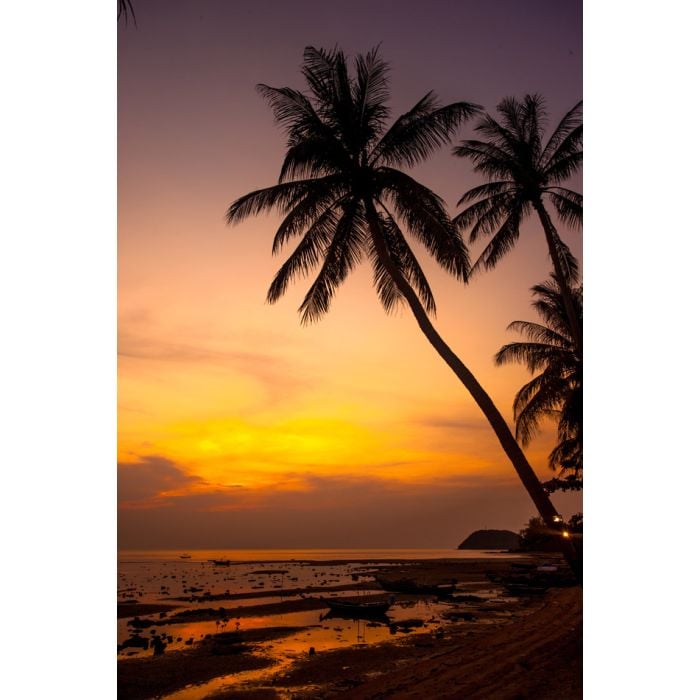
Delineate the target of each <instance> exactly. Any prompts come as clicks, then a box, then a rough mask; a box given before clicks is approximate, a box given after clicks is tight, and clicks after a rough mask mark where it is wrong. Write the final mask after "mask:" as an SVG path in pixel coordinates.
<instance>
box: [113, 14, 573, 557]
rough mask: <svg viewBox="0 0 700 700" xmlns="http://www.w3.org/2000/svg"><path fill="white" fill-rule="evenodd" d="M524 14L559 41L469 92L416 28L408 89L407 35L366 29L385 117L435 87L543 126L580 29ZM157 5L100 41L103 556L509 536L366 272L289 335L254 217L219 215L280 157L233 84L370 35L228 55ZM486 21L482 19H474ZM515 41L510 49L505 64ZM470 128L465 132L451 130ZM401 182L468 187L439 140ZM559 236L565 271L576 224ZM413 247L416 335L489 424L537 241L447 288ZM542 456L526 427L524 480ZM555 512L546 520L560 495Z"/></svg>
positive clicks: (525, 304)
mask: <svg viewBox="0 0 700 700" xmlns="http://www.w3.org/2000/svg"><path fill="white" fill-rule="evenodd" d="M214 6H215V7H220V6H219V5H217V4H214ZM546 6H547V11H548V13H549V14H548V15H547V16H548V17H556V18H558V21H560V22H563V21H569V22H570V24H571V25H572V26H571V27H569V32H568V33H564V34H563V37H562V38H561V41H560V43H559V44H558V43H557V42H556V41H552V42H551V45H549V46H548V47H547V48H546V49H541V48H540V49H539V50H545V51H548V52H549V53H548V54H547V60H546V61H545V60H544V59H543V58H541V57H538V56H535V57H534V58H533V59H532V61H531V64H532V65H528V66H526V67H525V68H523V66H520V67H519V73H522V72H523V71H524V72H525V74H526V75H525V77H523V75H520V74H518V75H516V76H513V75H511V73H510V72H509V71H508V66H509V65H511V66H512V64H509V63H508V62H505V63H504V64H503V66H502V67H501V68H499V69H495V68H494V69H493V70H494V71H495V72H494V74H493V76H492V81H491V82H489V83H488V89H486V88H485V87H484V85H486V83H485V82H484V78H483V75H481V77H480V81H481V83H483V85H482V89H481V90H480V89H477V88H478V85H477V86H475V87H473V88H470V86H469V81H465V80H464V79H463V76H461V75H458V74H454V75H453V74H450V73H449V70H448V69H449V66H452V65H453V61H454V58H455V55H456V54H457V53H459V52H465V51H466V52H467V53H468V52H469V51H476V49H474V48H469V47H467V48H465V47H464V46H463V45H462V44H460V42H459V38H458V36H456V35H455V37H451V36H446V37H443V41H438V39H439V37H437V35H436V36H433V37H431V41H432V43H433V44H434V47H435V48H434V54H433V56H432V60H433V62H434V65H431V66H430V68H431V69H432V70H431V72H430V75H428V74H427V73H428V71H427V68H426V66H425V61H422V59H421V57H420V56H417V55H416V56H415V58H413V59H412V54H411V53H410V52H408V53H406V52H405V50H404V52H403V53H402V50H401V49H400V48H399V47H400V46H402V43H403V42H402V39H403V38H405V35H406V33H407V32H409V27H408V26H407V27H405V28H402V27H401V26H394V25H392V24H391V23H390V22H389V19H388V18H387V19H386V21H385V22H384V24H382V23H381V22H380V23H379V27H377V28H375V30H374V31H376V32H381V31H383V32H384V36H383V38H384V43H383V45H382V46H383V53H384V55H385V56H386V58H387V59H388V60H389V61H390V62H392V64H394V62H395V64H394V78H395V83H396V84H397V85H398V88H397V90H395V91H394V92H393V104H394V105H395V108H396V111H397V112H398V111H400V110H404V109H406V108H408V107H410V106H411V105H412V104H413V103H414V102H415V101H416V100H417V99H418V98H419V97H421V96H422V95H423V94H424V93H425V92H426V91H427V90H428V89H430V88H433V87H435V88H438V89H439V88H440V87H441V86H442V87H443V88H444V89H443V90H441V91H439V92H440V95H441V97H443V98H444V99H467V100H472V101H475V102H480V103H482V104H484V105H485V106H486V107H487V108H488V109H490V110H492V109H493V107H494V105H495V103H496V102H497V101H498V99H500V98H501V97H503V96H505V95H506V94H518V95H522V94H523V92H525V91H528V90H538V89H539V90H541V91H542V92H544V93H545V95H547V97H549V98H550V100H549V102H550V107H551V111H552V112H553V116H554V117H557V116H559V115H561V114H562V113H563V111H564V110H565V109H567V108H568V107H570V106H571V105H572V104H573V103H574V102H575V101H576V99H578V98H580V92H581V87H580V81H581V75H580V46H578V45H576V44H575V41H574V43H573V44H572V37H574V38H576V37H578V41H579V42H580V36H578V35H579V34H580V17H578V15H577V17H578V25H576V22H573V21H572V20H571V19H570V18H569V19H568V20H567V18H566V17H561V16H559V15H557V14H556V11H555V10H556V4H555V3H552V4H546ZM159 7H160V8H161V10H163V8H165V6H160V5H159V4H158V3H155V5H154V8H155V9H153V10H151V11H150V14H149V11H148V10H145V11H144V12H143V13H142V14H140V15H139V30H138V32H135V31H133V30H126V31H125V30H123V29H122V30H120V49H119V51H120V53H119V60H120V85H119V89H120V96H119V100H120V102H119V107H120V117H119V118H120V124H119V129H120V132H119V353H120V356H119V397H118V398H119V407H118V418H119V438H118V440H119V462H120V470H119V499H120V516H119V536H120V546H123V547H129V548H138V547H167V546H173V547H190V548H193V547H196V546H200V547H207V546H220V547H223V546H234V547H245V546H251V547H265V546H267V547H283V546H289V547H304V546H309V547H312V546H348V547H352V546H371V545H372V544H374V545H376V546H437V547H440V546H444V547H450V546H453V545H455V544H457V543H458V542H459V541H460V540H461V539H462V538H463V537H464V536H466V534H468V532H469V531H470V530H471V529H474V528H476V527H486V526H489V527H508V528H513V529H517V528H518V527H520V526H521V525H522V524H523V523H524V521H525V520H526V519H527V517H529V516H530V515H533V514H534V508H533V507H532V506H531V505H530V503H529V501H528V498H527V496H526V495H525V492H524V489H522V487H521V486H520V484H519V482H517V480H516V478H515V476H514V474H513V471H512V467H511V466H510V464H509V462H508V461H507V459H506V458H505V455H504V454H503V453H502V450H501V448H500V446H499V445H498V443H497V441H496V439H495V437H494V435H493V434H492V432H491V430H490V428H489V427H488V425H487V424H486V421H485V419H484V418H483V417H482V416H481V414H480V412H479V410H478V409H477V407H476V405H475V404H474V402H473V400H472V399H471V397H470V396H469V395H468V394H467V393H466V392H465V390H464V389H463V387H462V386H461V385H460V384H459V383H458V381H457V380H456V378H455V377H454V376H453V375H452V373H451V372H450V370H448V369H447V368H446V366H444V364H443V363H442V360H441V359H440V358H439V357H438V356H437V354H436V353H435V352H434V350H433V349H432V348H431V347H430V346H429V345H428V343H427V341H426V340H425V339H424V337H423V336H422V334H421V333H420V331H419V329H418V327H417V325H416V323H415V321H414V319H413V317H412V316H411V315H410V314H409V313H408V312H407V311H405V310H403V311H400V312H399V313H397V314H395V315H393V316H387V315H386V314H385V313H384V311H383V310H382V308H381V306H380V304H379V302H378V301H377V299H376V297H375V294H374V291H373V289H372V286H371V274H370V271H369V270H368V266H367V265H366V264H365V266H363V267H362V268H361V269H360V270H359V271H358V272H356V273H355V274H354V275H353V276H352V278H351V279H350V280H349V281H348V282H346V283H345V284H344V285H343V286H342V287H341V288H340V290H339V292H338V294H337V296H336V298H335V300H334V303H333V305H332V308H331V311H330V313H329V314H328V315H327V317H325V318H324V319H323V320H322V321H321V322H319V323H317V324H315V325H313V326H306V327H302V326H301V325H300V323H299V320H298V316H297V314H296V308H297V307H298V305H299V303H300V302H301V299H302V297H303V294H304V292H305V290H306V286H305V283H304V282H303V281H302V282H300V283H298V284H296V285H295V286H293V287H291V288H290V290H289V291H288V292H287V294H286V296H285V298H284V299H283V300H282V301H280V302H278V303H277V304H276V305H274V306H269V305H267V304H266V303H265V293H266V290H267V287H268V285H269V283H270V281H271V279H272V277H273V275H274V273H275V271H276V269H277V268H278V267H279V265H280V264H281V262H282V258H273V257H272V256H271V254H270V248H271V239H272V233H273V232H274V230H275V223H276V219H275V218H274V217H259V218H257V219H251V220H248V221H247V222H246V223H244V224H242V225H239V226H238V227H236V228H229V227H227V226H225V224H224V220H223V215H224V212H225V210H226V206H227V205H228V204H229V203H230V202H231V201H232V200H233V199H235V198H236V197H238V196H240V195H241V194H243V193H245V192H248V191H250V190H252V189H256V188H259V187H263V186H267V185H270V184H273V183H274V182H275V180H276V177H277V174H278V169H279V165H280V163H281V156H282V153H283V146H284V140H283V136H282V135H281V134H280V133H279V131H278V130H277V129H276V128H275V126H274V125H273V123H272V118H271V116H270V114H269V112H268V111H267V109H266V108H265V105H264V103H262V100H259V98H258V97H257V96H256V95H255V92H254V89H253V86H254V84H255V83H256V82H261V81H265V82H268V83H270V84H273V85H293V86H295V87H301V80H300V78H299V77H297V66H298V64H299V63H300V60H301V51H302V49H303V46H304V44H305V43H308V42H309V39H315V40H316V41H317V42H318V44H319V45H326V46H330V45H333V44H334V43H336V42H338V43H340V44H341V45H343V46H346V47H348V48H347V50H348V51H351V50H354V48H355V45H356V44H359V46H358V47H357V48H358V49H362V50H365V49H368V48H369V47H370V46H371V45H372V44H373V43H376V42H375V41H374V37H372V36H367V37H366V41H364V40H363V41H361V39H362V37H360V36H359V35H357V34H352V28H348V27H347V26H346V25H345V24H344V23H343V17H342V16H340V15H339V16H337V17H333V18H328V17H326V19H325V20H324V22H325V23H323V22H321V20H318V19H317V21H318V22H320V24H318V25H317V26H315V27H314V31H306V32H302V31H299V32H298V34H297V35H293V33H292V34H290V35H289V36H288V37H287V38H286V39H285V41H284V42H282V41H280V42H278V43H276V44H275V46H274V48H273V49H271V50H270V51H269V52H268V53H267V54H266V55H265V56H264V59H263V58H262V56H261V54H260V53H259V52H258V51H259V50H258V49H254V48H253V47H252V44H251V45H248V46H240V45H239V44H237V43H236V42H235V41H233V40H232V39H231V38H230V37H229V38H228V40H227V39H226V38H225V35H224V33H223V30H222V28H221V27H222V25H223V26H224V27H225V26H226V25H227V23H229V22H231V21H232V19H231V17H230V16H229V15H226V14H225V13H224V15H222V16H220V17H216V16H214V13H210V14H209V15H205V16H204V17H203V18H200V19H199V21H198V22H197V21H196V20H197V18H196V17H195V15H196V14H197V13H196V11H195V10H193V9H192V7H191V6H189V5H185V6H184V9H183V8H182V7H179V6H178V9H177V10H176V11H174V12H173V13H167V12H160V13H159V12H157V11H156V10H157V9H158V8H159ZM484 7H485V6H484ZM188 8H189V10H188ZM188 11H189V12H190V14H189V15H188V14H187V12H188ZM417 11H419V10H417ZM192 12H194V15H192V14H191V13H192ZM178 13H179V14H178ZM578 13H579V14H580V8H579V10H578ZM488 19H489V15H488V10H487V9H483V21H484V23H485V26H488V22H487V20H488ZM241 21H242V22H243V24H244V25H245V22H248V23H249V27H248V29H249V30H250V32H251V33H252V34H253V35H254V34H255V32H254V31H253V30H254V29H255V27H256V22H257V21H262V20H261V19H259V18H258V17H257V15H256V14H255V12H252V11H251V13H249V15H246V17H245V18H244V20H240V18H239V21H238V22H237V23H236V27H237V30H238V31H239V32H243V31H244V29H245V26H244V27H241ZM413 21H414V22H415V21H418V18H415V17H414V18H413ZM230 26H233V25H232V24H231V25H230ZM411 26H413V25H411ZM390 27H391V28H390ZM477 29H478V28H475V29H474V31H477ZM525 29H527V27H525ZM513 31H515V26H514V27H513ZM532 31H533V32H534V31H535V30H534V29H533V30H532ZM344 33H346V36H343V34H344ZM311 35H314V36H311ZM514 36H515V35H514ZM533 36H534V35H530V34H528V33H527V31H525V33H524V37H525V39H528V40H529V41H531V40H532V38H533ZM565 39H566V41H565ZM523 41H524V39H523ZM570 45H571V48H570ZM519 47H520V49H522V46H521V45H520V44H517V43H516V44H515V45H510V48H509V50H510V51H511V53H512V56H511V57H512V58H513V59H516V58H517V57H518V56H519V55H520V54H518V51H519V50H520V49H519ZM572 49H573V52H575V60H571V61H570V63H569V64H568V65H567V70H563V69H562V66H561V61H560V62H559V63H557V62H556V60H555V59H556V56H557V55H558V54H557V52H558V51H561V52H564V51H565V52H566V56H567V58H568V57H569V56H570V54H569V53H568V52H569V51H570V50H572ZM481 50H482V51H483V50H485V49H484V48H483V47H481ZM494 50H495V49H494ZM502 50H503V49H502V48H501V51H502ZM236 51H238V52H239V53H240V55H232V52H234V53H235V52H236ZM246 52H247V53H246ZM246 58H249V60H248V61H246V60H245V59H246ZM463 58H464V60H465V61H467V59H469V58H470V56H468V55H465V56H464V57H463ZM471 58H472V59H473V56H471ZM411 60H413V61H414V63H415V65H412V64H411ZM485 63H486V62H485ZM472 64H473V61H472ZM418 66H420V69H419V68H418ZM543 66H544V67H543ZM499 71H500V72H499ZM528 71H529V72H528ZM547 71H549V72H547ZM431 76H432V77H434V76H437V77H434V79H433V80H431ZM472 82H475V83H478V82H479V81H472ZM548 87H549V88H550V90H549V94H548V91H547V88H548ZM470 133H471V132H470V128H469V126H467V127H465V128H463V129H462V131H461V132H460V136H461V137H462V138H466V137H467V135H468V134H470ZM413 174H414V176H416V177H417V178H418V179H419V180H421V181H422V182H424V183H425V184H426V185H428V186H430V187H431V188H433V189H434V190H435V191H437V192H438V193H439V194H441V195H442V196H443V197H444V198H445V199H446V200H447V202H448V204H449V205H450V211H451V212H452V213H453V214H454V213H456V208H455V204H456V200H457V199H458V197H459V196H460V195H461V194H462V193H463V192H464V191H465V190H466V189H468V188H469V187H471V186H473V185H474V184H476V183H477V182H478V180H477V179H476V178H475V176H474V175H473V174H472V173H471V172H470V169H469V166H468V163H467V162H466V161H460V160H457V159H455V158H453V157H451V156H450V155H449V153H448V150H447V149H444V150H443V151H442V152H441V153H440V154H439V155H438V156H437V157H435V158H434V159H432V160H431V161H430V162H429V163H428V164H426V165H425V166H422V167H421V168H419V169H417V170H415V171H414V173H413ZM574 186H575V187H579V186H580V183H574ZM560 231H561V233H562V234H563V237H564V238H565V239H566V240H567V242H568V243H569V244H570V246H571V247H572V249H573V250H574V252H575V254H576V255H577V256H580V253H581V235H580V233H577V232H568V231H566V230H565V229H561V230H560ZM418 252H419V255H420V257H421V260H424V261H425V270H426V273H427V275H428V277H429V280H430V282H431V285H432V287H433V291H434V293H435V296H436V300H437V304H438V316H437V321H436V326H437V328H438V330H439V331H440V332H441V333H442V334H443V337H444V338H445V339H446V340H447V341H448V343H450V345H451V346H452V348H453V349H454V350H455V351H456V352H457V354H458V355H459V356H460V357H461V358H462V360H463V361H464V362H465V363H466V364H467V365H468V366H469V367H470V368H471V369H472V371H473V372H474V373H475V374H476V376H477V378H478V379H479V380H480V381H481V382H482V384H483V385H484V386H485V388H486V389H487V390H488V391H489V392H490V394H491V396H492V397H493V399H494V400H495V402H496V404H497V405H498V406H499V408H500V409H501V410H502V412H503V413H504V415H505V416H506V417H507V418H508V419H510V418H511V415H512V414H511V404H512V398H513V395H514V392H515V391H516V390H517V388H519V387H520V386H521V385H522V384H523V383H524V382H525V381H526V380H527V376H528V375H527V373H526V372H525V371H524V370H523V369H522V368H519V367H506V368H496V367H495V366H494V364H493V355H494V353H495V352H496V351H497V350H498V349H499V347H500V346H501V345H502V344H503V343H504V342H508V341H510V340H513V339H514V337H515V336H514V335H512V334H509V333H507V332H506V331H505V328H506V326H507V325H508V323H510V322H511V321H513V320H515V319H532V318H533V314H532V312H531V311H530V309H529V303H530V297H529V291H528V290H529V287H530V286H532V285H533V284H535V283H538V282H540V281H543V280H544V279H546V277H547V275H548V270H549V264H548V259H547V253H546V247H545V242H544V236H543V234H542V232H541V231H540V229H539V227H538V225H537V223H536V222H535V221H530V222H528V223H527V224H526V225H525V226H524V227H523V230H522V232H521V241H520V243H519V245H518V247H517V248H516V249H515V250H514V251H513V252H511V253H510V254H509V255H508V257H507V258H506V259H505V260H504V261H503V262H502V263H501V264H500V265H499V267H498V268H497V269H496V270H495V271H493V272H490V273H486V274H484V275H482V276H479V277H478V278H476V279H474V280H473V281H472V283H471V284H470V285H469V286H468V287H464V286H463V285H460V284H459V283H457V282H455V281H453V280H451V279H449V278H448V277H447V276H446V274H445V273H443V272H441V271H439V270H438V268H437V266H435V265H433V264H432V263H430V262H429V261H427V260H426V258H425V256H424V255H422V253H421V252H420V251H418ZM477 254H478V251H473V252H472V257H473V258H476V256H477ZM551 447H552V434H551V431H546V432H545V433H544V434H543V436H542V438H541V439H539V440H537V441H536V442H535V443H534V444H533V445H532V446H531V448H530V449H528V450H527V454H528V457H529V458H530V459H531V461H532V464H533V466H535V467H536V468H537V469H538V471H539V473H540V475H541V476H542V477H543V478H545V477H546V478H548V477H550V476H551V472H549V470H547V468H546V467H545V464H546V455H547V453H548V452H549V450H550V449H551ZM558 503H559V505H560V507H561V508H562V510H563V511H564V512H567V511H568V512H570V511H572V509H575V508H577V507H578V506H579V499H578V497H573V498H572V497H568V498H565V499H563V500H560V501H559V502H558ZM418 514H420V515H421V517H417V516H418Z"/></svg>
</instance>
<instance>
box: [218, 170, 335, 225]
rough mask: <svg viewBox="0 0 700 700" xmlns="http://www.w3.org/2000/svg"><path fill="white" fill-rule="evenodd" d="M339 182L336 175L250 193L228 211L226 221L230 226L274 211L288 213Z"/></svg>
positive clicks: (285, 183)
mask: <svg viewBox="0 0 700 700" xmlns="http://www.w3.org/2000/svg"><path fill="white" fill-rule="evenodd" d="M337 182H338V178H337V177H336V176H334V175H329V176H328V177H321V178H313V179H310V180H295V181H294V182H283V183H280V184H278V185H273V186H272V187H265V188H264V189H262V190H255V191H254V192H249V193H248V194H246V195H243V196H242V197H239V198H238V199H237V200H236V201H235V202H233V203H232V204H231V205H230V206H229V208H228V209H227V211H226V221H227V222H228V223H229V224H235V223H239V222H240V221H243V219H245V218H247V217H249V216H254V215H256V214H260V213H261V212H263V211H267V210H270V209H274V208H275V207H276V208H277V209H278V210H279V211H280V212H281V213H286V212H287V211H288V210H289V209H291V207H293V206H294V205H295V204H296V203H298V202H299V201H300V200H301V199H302V198H303V197H305V196H307V195H308V193H309V192H310V191H311V190H313V189H322V188H325V187H329V186H332V185H333V184H336V183H337Z"/></svg>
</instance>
